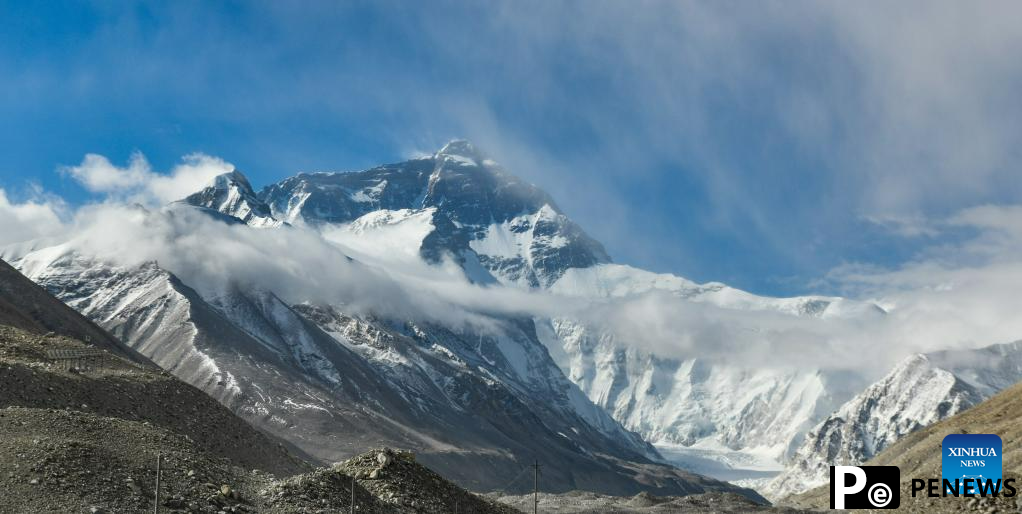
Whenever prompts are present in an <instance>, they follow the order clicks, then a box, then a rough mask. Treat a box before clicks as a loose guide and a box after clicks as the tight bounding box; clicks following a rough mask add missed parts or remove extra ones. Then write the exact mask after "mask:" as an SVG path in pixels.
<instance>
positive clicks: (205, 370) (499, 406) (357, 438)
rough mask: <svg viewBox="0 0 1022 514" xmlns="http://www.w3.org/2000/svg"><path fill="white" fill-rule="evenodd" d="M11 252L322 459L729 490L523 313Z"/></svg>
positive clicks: (501, 479)
mask: <svg viewBox="0 0 1022 514" xmlns="http://www.w3.org/2000/svg"><path fill="white" fill-rule="evenodd" d="M180 208H181V207H177V208H176V209H180ZM180 214H181V213H180V212H179V211H171V212H167V213H163V212H161V213H152V214H150V215H151V216H161V215H175V216H180ZM242 230H251V229H247V228H244V227H242ZM272 230H295V229H294V228H277V229H272ZM10 251H13V250H10ZM10 251H9V252H10ZM5 256H6V257H7V258H10V259H12V261H13V262H14V263H15V265H16V266H18V267H19V268H21V269H22V270H23V271H25V273H27V274H28V275H30V277H31V278H32V279H33V280H35V281H37V282H38V283H40V284H42V285H44V286H45V287H46V288H47V289H49V290H50V291H51V292H53V293H54V294H55V295H57V296H59V297H60V298H62V299H63V300H65V301H66V302H68V303H69V304H70V305H71V306H73V307H74V308H76V309H78V310H79V311H81V312H82V313H84V314H86V315H87V316H88V317H90V318H91V319H93V320H95V321H96V322H97V323H99V324H100V325H102V326H104V327H106V328H107V329H109V330H110V331H111V332H113V333H115V334H116V335H118V336H119V337H121V338H122V339H123V340H125V341H126V342H129V343H130V344H131V345H132V346H133V347H134V348H136V349H138V350H139V351H141V352H142V353H144V354H146V355H147V356H149V357H150V358H152V359H153V360H154V361H155V362H157V363H158V364H160V365H161V366H163V367H165V368H167V369H169V370H171V371H172V372H173V373H174V374H175V375H177V376H179V377H182V378H184V379H185V380H187V381H188V382H190V383H192V384H194V385H196V386H198V387H201V388H202V389H203V390H205V391H206V392H208V393H209V394H211V395H212V396H214V397H215V398H217V399H218V400H220V401H221V402H222V403H224V404H225V405H228V406H229V407H231V408H232V409H233V410H234V411H235V412H238V413H239V414H240V415H241V416H242V417H244V418H246V419H247V420H249V421H251V422H253V423H254V424H257V425H258V426H260V427H263V428H264V429H266V430H267V431H269V432H270V433H273V434H275V435H278V436H280V437H282V438H284V439H287V440H288V441H290V442H292V443H293V444H295V445H296V446H297V447H299V448H301V449H302V450H304V451H305V452H307V453H308V454H311V455H314V456H316V457H318V458H320V459H322V460H324V461H334V460H340V459H342V458H345V457H348V456H350V455H353V454H355V453H357V452H359V451H361V450H363V449H364V448H367V447H372V446H380V445H390V446H400V447H410V448H413V449H414V450H416V451H417V453H418V454H419V456H420V457H419V458H420V459H421V460H422V461H424V462H426V463H428V464H429V465H431V466H432V467H434V468H435V469H438V470H440V471H442V472H444V474H445V475H446V476H449V477H451V478H453V479H455V480H456V481H458V482H459V483H462V484H465V485H467V486H470V487H472V488H475V489H483V490H486V489H495V488H499V487H503V486H505V485H506V484H507V483H508V482H509V481H510V480H511V479H512V478H514V477H515V475H517V474H518V473H519V471H520V470H521V469H522V467H523V466H524V465H525V464H526V463H527V462H529V461H530V460H531V459H534V458H535V457H536V456H537V455H542V456H543V459H544V461H545V462H547V463H548V464H547V468H546V474H545V477H546V479H545V480H546V481H545V484H546V489H548V490H570V489H576V488H583V489H590V490H598V491H605V492H613V493H617V494H633V493H634V492H637V491H639V490H642V489H648V488H652V489H654V490H658V491H661V492H665V493H666V492H673V493H675V494H677V493H686V492H698V491H701V490H707V489H721V490H731V489H733V488H731V487H730V486H728V485H726V484H722V483H719V482H714V481H712V480H709V481H707V480H706V479H704V478H701V477H696V476H693V475H690V474H686V473H683V472H680V471H678V470H676V469H673V468H670V467H668V466H664V465H660V464H656V463H654V462H652V461H651V460H650V457H651V456H655V453H654V452H653V450H652V448H651V447H649V446H648V445H647V444H646V443H644V442H643V441H642V440H641V439H640V438H638V437H637V436H636V435H634V434H632V433H629V432H627V431H625V430H624V429H623V428H622V427H621V426H620V424H618V423H617V422H616V421H614V420H613V419H612V418H611V417H610V416H609V415H608V414H607V413H606V412H604V411H603V410H602V409H599V408H598V407H596V406H595V405H593V404H592V403H591V402H589V401H588V400H587V399H586V398H585V396H584V395H583V394H582V393H581V391H580V390H579V389H578V388H577V386H575V385H574V384H573V383H571V382H570V381H568V380H567V379H566V378H565V377H564V375H563V374H562V373H561V371H560V369H559V368H558V367H557V366H556V364H555V363H554V362H553V361H552V360H551V359H550V356H549V354H548V353H547V350H546V348H545V347H544V346H543V345H542V344H541V343H540V342H539V340H538V338H537V337H536V335H535V328H534V325H533V323H532V321H531V320H528V319H520V320H516V319H494V320H492V327H497V328H499V330H497V331H496V332H487V333H480V332H477V331H471V330H468V329H458V330H454V329H450V328H445V327H443V326H438V325H432V324H423V323H414V322H411V321H409V320H403V319H393V318H388V317H387V315H386V313H379V315H373V316H367V315H353V314H348V313H345V312H344V311H343V308H342V307H337V306H329V305H291V304H288V303H287V302H285V301H283V300H282V299H280V298H279V297H277V295H275V294H274V293H273V291H269V290H265V289H261V288H258V287H251V286H243V285H240V284H237V285H236V287H229V288H226V289H221V288H208V287H203V288H201V290H202V291H204V292H203V293H201V294H200V293H199V292H198V291H197V290H196V289H193V288H192V287H189V285H188V284H185V283H183V282H182V281H181V280H180V279H179V278H178V277H177V276H175V275H174V274H172V273H170V272H168V271H166V270H164V269H162V268H160V267H159V266H158V265H157V264H156V263H154V262H149V263H144V264H142V265H138V266H118V265H113V264H111V263H107V262H103V261H101V260H98V259H96V258H92V257H90V256H87V255H83V254H81V253H80V252H79V251H76V250H75V249H74V248H72V247H71V246H68V245H58V246H53V247H45V248H39V249H31V250H28V251H25V252H24V253H22V254H19V255H14V254H11V253H5ZM520 487H524V486H520ZM747 494H750V495H751V496H755V495H754V494H753V493H747Z"/></svg>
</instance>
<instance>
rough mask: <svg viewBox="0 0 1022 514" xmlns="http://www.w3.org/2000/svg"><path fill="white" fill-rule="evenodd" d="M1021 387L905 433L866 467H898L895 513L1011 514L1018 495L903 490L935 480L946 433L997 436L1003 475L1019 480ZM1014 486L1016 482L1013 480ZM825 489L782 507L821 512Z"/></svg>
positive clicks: (1021, 471) (1021, 473) (792, 499)
mask: <svg viewBox="0 0 1022 514" xmlns="http://www.w3.org/2000/svg"><path fill="white" fill-rule="evenodd" d="M1020 419H1022V384H1016V385H1013V386H1011V387H1009V388H1007V389H1005V390H1004V391H1001V392H1000V393H997V394H996V395H994V396H993V397H991V398H990V399H988V400H986V401H983V402H982V403H980V404H978V405H976V406H974V407H972V408H971V409H968V410H965V411H963V412H961V413H959V414H956V415H954V416H951V417H949V418H947V419H945V420H943V421H940V422H937V423H934V424H932V425H930V426H927V427H925V428H922V429H920V430H917V431H916V432H913V433H911V434H908V435H906V436H905V437H903V438H902V439H901V440H899V441H898V442H896V443H894V444H893V445H891V446H890V447H888V448H887V449H885V450H884V451H882V452H881V453H880V454H879V455H877V456H875V457H874V458H872V459H870V460H869V461H867V462H866V465H876V466H898V467H899V468H900V469H901V476H902V491H901V507H900V508H901V509H904V510H910V509H911V510H913V511H915V512H961V511H963V510H966V509H982V510H986V511H987V512H995V511H996V512H1015V511H1017V509H1018V508H1019V505H1020V503H1022V502H1019V501H1018V497H1017V496H1016V497H1015V498H1005V497H1003V496H1002V497H1000V498H997V499H984V500H975V501H970V500H969V499H967V498H953V497H947V498H928V497H926V496H920V497H917V498H912V496H911V491H910V490H909V489H908V488H909V486H910V481H909V480H907V479H906V477H908V478H922V479H929V478H940V476H941V474H940V473H941V471H940V470H941V455H942V451H941V442H942V441H943V439H944V437H945V436H947V435H948V434H957V433H963V434H997V435H999V436H1000V437H1001V440H1002V441H1003V443H1004V446H1003V452H1002V454H1001V456H1002V459H1003V476H1004V478H1015V479H1016V480H1017V479H1018V477H1019V476H1022V424H1020V423H1019V420H1020ZM1016 488H1018V482H1017V481H1016ZM829 501H830V499H829V491H828V488H827V487H826V486H823V487H817V488H816V489H813V490H811V491H809V492H806V493H803V494H800V495H796V496H793V497H789V498H787V499H786V500H785V503H789V504H791V505H796V506H801V507H810V508H817V509H825V508H826V506H827V505H829Z"/></svg>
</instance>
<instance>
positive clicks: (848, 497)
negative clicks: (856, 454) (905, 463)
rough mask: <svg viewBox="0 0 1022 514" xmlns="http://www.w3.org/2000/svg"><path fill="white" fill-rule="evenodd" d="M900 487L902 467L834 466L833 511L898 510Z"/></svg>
mask: <svg viewBox="0 0 1022 514" xmlns="http://www.w3.org/2000/svg"><path fill="white" fill-rule="evenodd" d="M900 483H901V470H900V469H898V466H831V467H830V508H832V509H897V508H898V505H900V503H901V493H900V491H899V487H898V485H899V484H900Z"/></svg>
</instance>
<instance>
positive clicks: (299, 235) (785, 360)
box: [0, 155, 1022, 376]
mask: <svg viewBox="0 0 1022 514" xmlns="http://www.w3.org/2000/svg"><path fill="white" fill-rule="evenodd" d="M233 169H234V167H233V165H230V164H229V163H227V162H225V161H223V160H221V159H217V158H214V157H209V156H203V155H192V156H188V157H186V158H185V160H184V162H183V163H182V164H181V165H180V166H178V167H176V168H174V170H172V171H171V172H170V173H168V174H161V173H158V172H155V171H153V170H152V169H151V168H150V167H149V165H148V164H147V163H145V159H144V158H143V157H142V156H141V155H136V156H134V157H133V158H132V160H131V163H130V164H129V166H128V167H127V168H118V167H116V166H113V165H111V164H110V162H109V161H108V160H106V159H105V158H102V157H100V156H88V157H86V159H85V161H84V162H83V163H82V165H80V166H76V167H72V168H65V172H66V173H68V174H70V175H71V176H72V177H74V178H75V179H76V180H79V181H80V182H82V183H83V184H84V185H85V186H86V187H87V188H88V189H90V190H92V191H94V192H97V193H101V194H104V195H106V196H105V199H104V200H103V201H102V202H100V203H93V204H89V205H86V206H83V207H80V208H78V209H69V208H67V207H66V206H65V205H64V204H63V202H60V201H59V200H58V199H54V198H51V197H46V196H38V197H36V198H34V199H32V200H29V201H26V202H23V203H16V202H12V201H10V200H8V198H7V196H6V194H4V193H3V191H2V190H0V213H2V214H5V219H6V220H7V222H6V223H5V224H4V226H3V228H0V244H4V245H7V248H8V250H7V251H5V252H3V253H4V254H5V256H10V255H13V254H14V252H15V251H16V250H15V249H16V248H18V247H21V248H23V247H25V245H32V243H23V244H19V245H14V244H13V243H16V242H19V241H25V240H29V239H33V238H39V237H50V238H51V239H55V240H57V241H66V243H65V245H64V249H66V250H67V251H79V252H81V253H83V254H85V255H88V256H93V257H95V258H98V259H102V260H104V261H109V262H111V263H114V264H117V265H122V266H135V265H139V264H142V263H145V262H151V261H155V262H157V263H158V264H159V266H160V267H161V268H164V269H166V270H168V271H170V272H172V273H174V274H175V275H177V276H179V277H180V278H181V279H182V280H183V281H184V282H185V283H186V284H188V285H190V286H192V287H194V288H196V289H199V290H200V293H203V294H204V295H205V294H209V295H217V293H218V291H222V290H226V289H227V288H230V287H232V286H233V285H245V286H247V287H256V288H260V289H264V290H267V291H272V292H274V293H275V294H277V295H278V296H280V297H282V299H284V300H285V301H286V302H288V303H292V304H297V303H303V302H310V303H326V304H333V305H342V306H344V308H345V309H346V310H348V311H351V312H364V313H373V314H376V315H378V316H382V317H387V318H391V319H411V320H422V321H430V322H437V323H442V324H445V325H448V326H451V327H453V328H457V327H461V326H466V325H471V326H473V327H475V328H477V329H478V328H485V327H486V325H487V324H490V323H494V321H493V320H494V319H495V318H494V315H499V316H523V317H544V318H555V317H564V318H571V319H575V320H579V321H582V322H584V323H588V324H590V325H592V326H595V327H600V328H602V329H605V330H607V331H609V332H610V333H612V334H615V335H617V336H619V337H620V340H622V341H628V342H629V343H630V344H633V345H635V346H636V347H638V348H639V349H642V350H646V351H649V352H651V353H653V354H655V355H658V356H660V357H664V358H691V357H693V356H695V357H699V358H703V359H709V360H723V361H727V362H729V363H733V364H738V365H743V364H744V365H748V366H753V367H764V366H773V367H788V368H790V367H810V368H832V369H854V370H858V371H862V372H863V373H864V374H865V375H867V376H878V375H880V374H882V373H883V372H884V371H885V370H886V369H887V368H888V367H890V365H893V363H894V362H896V361H898V360H899V359H901V358H902V357H904V356H905V355H908V354H910V353H915V352H922V351H931V350H938V349H943V348H948V347H959V348H961V347H978V346H983V345H985V344H989V343H990V342H997V341H1006V340H1013V339H1017V338H1018V337H1019V335H1020V334H1022V319H1020V318H1019V317H1018V316H1017V312H1015V311H1014V310H1013V309H1012V307H1011V306H1012V305H1014V298H1015V295H1016V293H1017V291H1018V290H1020V289H1022V259H1020V258H1019V257H1018V255H1020V254H1019V252H1018V251H1017V250H1018V249H1019V248H1020V247H1022V224H1020V223H1019V221H1018V220H1020V219H1022V215H1020V212H1022V210H1020V209H1022V208H1020V207H1012V206H1008V207H994V206H991V207H984V208H978V209H973V210H968V211H964V212H962V213H961V214H960V215H958V216H956V217H955V218H954V219H950V220H946V222H945V225H944V226H947V227H954V228H955V229H957V230H960V229H963V228H965V229H968V230H971V231H973V232H974V233H975V234H974V237H972V238H970V239H967V240H965V241H964V242H963V243H961V244H960V246H958V247H954V248H946V247H942V248H935V249H933V250H931V251H928V252H927V253H924V254H921V256H920V258H919V260H918V261H916V262H913V263H911V264H909V265H906V266H904V267H903V268H901V269H897V270H875V269H865V268H862V267H858V268H848V269H842V270H838V271H835V273H834V274H833V275H832V276H830V277H828V280H832V281H835V282H839V283H840V284H842V285H844V286H846V287H848V288H853V287H855V288H858V290H859V291H860V294H861V297H864V298H873V299H875V300H874V301H876V302H877V303H878V304H880V305H883V306H884V307H885V309H887V310H888V314H887V315H882V316H871V317H848V318H843V317H840V316H837V317H824V318H822V319H821V318H818V317H810V316H792V315H789V314H785V313H780V312H775V311H771V310H766V309H763V310H755V309H753V310H748V309H730V308H724V307H720V306H717V305H714V304H712V303H700V302H692V301H689V300H686V299H684V298H679V297H677V296H673V295H671V294H668V293H666V292H657V291H656V290H653V291H652V292H645V293H638V294H630V295H625V296H622V297H613V298H593V297H587V296H581V297H569V296H563V295H559V294H556V293H553V292H549V291H541V290H531V291H529V290H524V289H518V288H511V287H501V286H484V285H478V284H473V283H471V282H470V281H469V280H467V279H466V278H465V276H464V274H463V273H462V271H461V270H460V268H458V266H457V265H456V264H454V263H453V262H450V261H448V262H443V263H441V264H439V265H428V264H426V263H424V262H421V261H419V260H416V259H398V260H393V259H392V260H390V261H385V262H374V261H373V259H372V258H371V256H364V255H363V253H364V252H359V251H358V250H357V249H349V248H347V247H345V246H344V245H343V241H341V242H338V241H337V240H330V239H331V238H329V235H330V234H329V233H328V231H329V230H331V228H330V227H325V228H322V230H323V232H320V231H318V230H313V229H311V228H308V227H301V226H283V227H278V228H274V229H258V228H252V227H249V226H247V225H244V224H237V223H233V224H232V223H228V222H225V221H224V220H223V219H221V218H218V217H216V216H214V215H212V214H210V213H209V212H205V211H203V210H201V209H197V208H193V207H190V206H184V205H180V204H169V205H167V201H169V200H177V199H179V198H182V197H184V196H186V195H187V194H189V193H191V192H194V191H195V190H197V189H199V188H201V187H202V186H203V185H204V184H205V183H207V182H208V181H209V180H211V179H212V178H213V177H215V176H216V175H218V174H220V173H223V172H227V171H231V170H233ZM139 204H141V205H139ZM12 220H13V221H12ZM940 229H941V227H937V228H936V229H935V230H940ZM324 235H326V236H327V237H325V236H324ZM349 250H350V251H349ZM948 252H950V253H948ZM948 255H954V256H958V257H956V259H949V258H948ZM349 256H355V257H357V258H358V259H361V260H355V259H352V258H350V257H349Z"/></svg>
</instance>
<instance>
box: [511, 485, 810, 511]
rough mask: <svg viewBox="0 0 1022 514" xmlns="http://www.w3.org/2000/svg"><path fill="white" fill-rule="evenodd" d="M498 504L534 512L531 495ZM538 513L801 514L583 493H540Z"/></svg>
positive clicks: (729, 501)
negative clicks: (766, 513) (775, 513)
mask: <svg viewBox="0 0 1022 514" xmlns="http://www.w3.org/2000/svg"><path fill="white" fill-rule="evenodd" d="M493 497H495V498H497V499H498V500H499V501H500V502H502V503H505V504H507V505H511V506H513V507H515V508H517V509H518V510H520V511H522V512H532V511H533V501H534V500H533V495H531V494H526V495H515V496H500V495H493ZM539 511H540V512H543V513H547V514H611V513H613V514H671V513H680V512H685V513H689V512H691V513H711V512H713V513H722V512H777V513H785V512H803V511H802V510H798V509H793V508H789V507H766V506H763V505H760V504H757V503H755V502H752V501H750V500H749V499H748V498H746V497H744V496H741V495H737V494H733V493H703V494H693V495H689V496H681V497H678V496H654V495H651V494H648V493H639V494H637V495H635V496H630V497H621V496H606V495H602V494H597V493H591V492H585V491H572V492H570V493H563V494H548V493H540V494H539Z"/></svg>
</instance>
